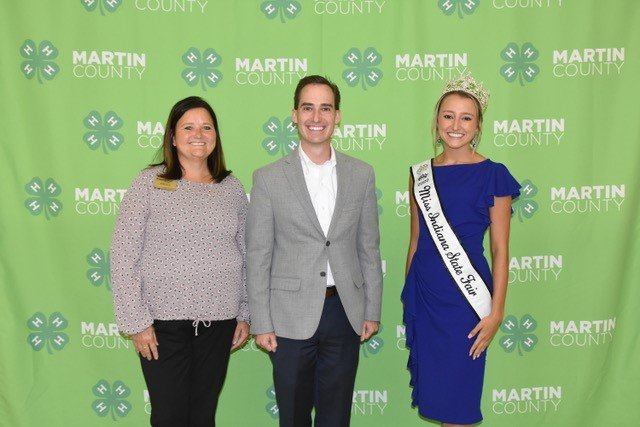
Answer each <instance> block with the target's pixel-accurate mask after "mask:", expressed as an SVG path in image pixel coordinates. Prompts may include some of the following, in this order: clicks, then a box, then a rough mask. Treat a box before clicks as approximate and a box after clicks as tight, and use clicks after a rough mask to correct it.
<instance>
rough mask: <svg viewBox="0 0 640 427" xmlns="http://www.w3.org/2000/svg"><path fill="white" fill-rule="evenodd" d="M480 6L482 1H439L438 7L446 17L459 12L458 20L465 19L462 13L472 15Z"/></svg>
mask: <svg viewBox="0 0 640 427" xmlns="http://www.w3.org/2000/svg"><path fill="white" fill-rule="evenodd" d="M478 6H480V0H438V7H439V8H440V9H441V10H442V12H443V13H444V14H445V15H453V12H455V11H456V10H457V11H458V18H460V19H462V18H464V15H462V12H464V13H466V14H467V15H471V14H472V13H473V12H475V11H476V9H477V8H478Z"/></svg>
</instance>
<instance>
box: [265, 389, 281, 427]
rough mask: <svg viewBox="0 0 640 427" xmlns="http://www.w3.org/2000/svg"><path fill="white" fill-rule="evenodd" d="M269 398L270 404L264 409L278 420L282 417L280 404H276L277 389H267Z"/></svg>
mask: <svg viewBox="0 0 640 427" xmlns="http://www.w3.org/2000/svg"><path fill="white" fill-rule="evenodd" d="M267 398H268V399H269V403H267V406H265V408H264V409H265V410H266V411H267V413H268V414H269V415H271V418H273V419H274V420H276V419H278V417H279V416H280V412H279V409H278V404H277V403H276V389H275V388H274V387H273V385H271V387H269V388H268V389H267Z"/></svg>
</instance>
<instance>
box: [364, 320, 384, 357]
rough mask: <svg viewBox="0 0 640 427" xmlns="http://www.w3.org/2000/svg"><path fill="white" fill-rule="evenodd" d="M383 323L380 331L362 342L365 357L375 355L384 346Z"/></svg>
mask: <svg viewBox="0 0 640 427" xmlns="http://www.w3.org/2000/svg"><path fill="white" fill-rule="evenodd" d="M382 329H383V328H382V325H380V327H379V328H378V333H377V334H375V335H373V336H372V337H371V338H369V339H368V340H367V341H366V342H365V343H364V344H362V346H361V347H362V354H363V355H364V357H369V356H370V355H371V356H375V355H376V354H378V353H380V350H382V347H384V340H383V339H382V337H381V336H380V334H381V333H382Z"/></svg>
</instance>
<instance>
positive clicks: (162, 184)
mask: <svg viewBox="0 0 640 427" xmlns="http://www.w3.org/2000/svg"><path fill="white" fill-rule="evenodd" d="M153 186H154V187H155V188H158V189H160V190H167V191H174V190H175V189H176V188H178V181H176V180H175V179H166V178H161V177H159V176H156V179H154V180H153Z"/></svg>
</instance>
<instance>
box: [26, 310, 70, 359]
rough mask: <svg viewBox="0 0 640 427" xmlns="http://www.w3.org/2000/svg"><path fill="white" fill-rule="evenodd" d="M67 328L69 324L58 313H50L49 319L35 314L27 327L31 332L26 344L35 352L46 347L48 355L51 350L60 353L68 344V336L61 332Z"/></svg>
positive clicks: (38, 313) (41, 314)
mask: <svg viewBox="0 0 640 427" xmlns="http://www.w3.org/2000/svg"><path fill="white" fill-rule="evenodd" d="M67 326H69V322H68V321H67V319H65V318H64V316H63V315H62V314H61V313H59V312H55V313H51V315H50V316H49V319H47V316H46V315H44V313H41V312H37V313H34V315H33V316H31V318H30V319H29V320H27V327H28V328H29V330H31V331H33V332H32V333H30V334H29V336H28V337H27V342H28V343H29V345H30V346H31V348H33V349H34V350H35V351H40V350H42V349H43V348H45V347H46V349H47V352H48V353H49V354H53V352H52V351H51V349H53V350H56V351H60V350H62V349H63V348H64V346H65V345H67V343H68V342H69V336H68V335H67V334H65V333H64V332H62V331H63V330H64V329H66V328H67Z"/></svg>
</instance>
